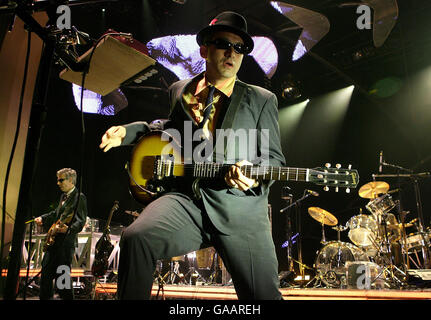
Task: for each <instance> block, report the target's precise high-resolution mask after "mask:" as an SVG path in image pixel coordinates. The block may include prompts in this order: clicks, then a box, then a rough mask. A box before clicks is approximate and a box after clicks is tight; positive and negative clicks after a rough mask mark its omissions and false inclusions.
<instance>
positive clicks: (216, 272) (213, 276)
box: [208, 251, 222, 284]
mask: <svg viewBox="0 0 431 320" xmlns="http://www.w3.org/2000/svg"><path fill="white" fill-rule="evenodd" d="M213 266H214V271H213V272H212V273H211V275H210V277H209V281H208V282H209V284H213V283H217V275H219V274H220V272H222V270H221V268H219V265H218V253H217V251H216V252H214V255H213Z"/></svg>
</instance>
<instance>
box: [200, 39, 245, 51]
mask: <svg viewBox="0 0 431 320" xmlns="http://www.w3.org/2000/svg"><path fill="white" fill-rule="evenodd" d="M207 44H213V45H215V47H216V48H217V49H223V50H228V49H230V48H233V50H235V52H236V53H239V54H247V53H248V47H247V46H246V45H245V44H243V43H232V42H229V41H227V40H225V39H219V38H218V39H214V40H211V41H207Z"/></svg>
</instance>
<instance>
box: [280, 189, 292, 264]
mask: <svg viewBox="0 0 431 320" xmlns="http://www.w3.org/2000/svg"><path fill="white" fill-rule="evenodd" d="M289 189H290V188H289V187H283V189H282V195H281V199H283V200H284V201H286V203H287V205H288V206H290V205H291V204H292V199H293V196H292V195H291V194H290V193H289V192H288V191H289ZM280 212H281V211H280ZM286 238H287V247H286V251H287V271H289V272H294V268H293V259H292V221H291V218H290V214H289V212H288V213H287V214H286Z"/></svg>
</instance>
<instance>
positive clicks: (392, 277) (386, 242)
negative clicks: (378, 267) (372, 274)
mask: <svg viewBox="0 0 431 320" xmlns="http://www.w3.org/2000/svg"><path fill="white" fill-rule="evenodd" d="M386 216H387V213H383V214H382V215H381V216H380V217H381V219H379V220H380V221H379V223H380V224H381V225H383V229H384V235H383V243H384V245H385V246H386V251H387V252H386V254H387V255H389V257H388V256H387V255H385V252H383V253H381V254H382V257H383V260H384V264H386V266H384V268H383V269H382V271H381V272H380V273H379V274H378V275H377V276H376V278H375V279H374V280H373V281H372V282H371V283H374V282H375V281H376V280H377V279H379V278H380V276H381V275H382V274H384V273H386V272H388V271H389V281H390V282H391V283H392V284H394V283H395V285H397V284H398V287H402V286H403V285H405V283H404V282H403V281H402V280H400V279H398V277H397V276H395V273H394V270H395V269H396V270H397V271H398V272H399V273H401V274H402V275H403V276H404V277H405V276H406V273H405V272H404V271H402V270H401V269H399V268H398V267H397V266H396V265H395V264H394V261H393V257H392V254H391V253H392V252H391V244H390V242H389V237H388V229H387V225H386ZM380 249H381V248H380ZM379 251H382V250H379ZM384 281H385V282H386V283H387V284H388V285H390V284H391V283H388V280H387V279H386V277H385V279H384Z"/></svg>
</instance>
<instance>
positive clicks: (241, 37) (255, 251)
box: [100, 12, 285, 300]
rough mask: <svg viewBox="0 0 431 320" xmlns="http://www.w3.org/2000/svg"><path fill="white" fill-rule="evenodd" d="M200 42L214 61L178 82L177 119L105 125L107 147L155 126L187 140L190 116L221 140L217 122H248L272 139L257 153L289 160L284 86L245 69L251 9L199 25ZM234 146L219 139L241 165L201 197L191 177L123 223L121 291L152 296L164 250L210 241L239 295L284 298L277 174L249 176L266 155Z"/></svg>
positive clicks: (239, 125)
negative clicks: (257, 79)
mask: <svg viewBox="0 0 431 320" xmlns="http://www.w3.org/2000/svg"><path fill="white" fill-rule="evenodd" d="M197 42H198V44H199V45H200V53H201V56H202V58H203V59H205V61H206V71H205V72H203V73H201V74H199V75H198V76H196V77H194V78H193V79H186V80H181V81H178V82H176V83H174V84H173V85H172V86H171V87H170V90H169V97H170V107H171V112H170V115H169V119H168V120H167V121H155V122H153V123H151V124H147V123H145V122H134V123H131V124H128V125H124V126H115V127H112V128H110V129H108V131H107V132H106V133H105V134H104V135H103V137H102V143H101V144H100V148H101V149H103V150H104V151H105V152H106V151H108V150H109V149H111V148H112V147H117V146H119V145H127V144H134V143H136V142H137V140H138V138H139V137H140V136H142V135H145V134H146V133H148V132H149V131H151V130H166V129H175V130H178V131H179V132H181V135H182V137H181V138H182V140H181V141H182V142H183V143H185V144H187V143H190V141H191V140H192V138H191V136H187V134H186V132H185V131H186V130H185V129H184V130H183V128H185V126H186V125H190V128H193V130H194V132H195V133H198V134H199V136H200V137H202V135H204V136H205V137H206V138H208V137H210V138H208V139H212V138H211V135H209V134H208V133H209V132H210V133H211V132H212V133H213V135H212V136H213V137H214V139H215V140H216V141H220V140H219V139H216V135H215V134H214V133H216V129H221V130H226V131H227V130H229V129H231V131H235V130H237V131H238V132H239V131H240V130H242V132H246V134H247V135H248V138H249V140H248V141H249V142H250V139H251V138H252V137H251V135H252V134H253V133H256V132H258V136H259V138H260V137H261V136H260V133H262V132H266V133H267V135H266V138H267V140H265V139H259V138H258V139H257V147H256V148H257V154H258V155H265V156H262V158H265V159H264V160H263V161H267V163H268V164H269V165H272V166H280V165H283V164H284V162H285V158H284V156H283V153H282V150H281V145H280V133H279V125H278V108H277V98H276V96H275V94H273V93H272V92H270V91H268V90H266V89H264V88H261V87H258V86H254V85H250V84H246V83H244V82H242V81H240V80H239V79H238V78H237V72H238V70H239V68H240V66H241V64H242V60H243V57H244V55H247V54H249V53H251V51H252V49H253V45H254V43H253V39H252V38H251V36H250V35H249V34H248V33H247V22H246V20H245V19H244V17H243V16H241V15H239V14H237V13H234V12H223V13H221V14H219V15H218V16H217V17H216V18H215V19H213V20H212V21H211V22H210V24H209V25H208V26H206V27H205V28H203V29H202V30H201V31H200V32H199V33H198V35H197ZM206 111H208V112H206ZM198 130H201V132H200V133H199V132H198ZM219 132H220V130H219ZM264 140H265V141H264ZM246 144H247V143H246ZM215 146H216V149H218V146H217V143H216V144H215ZM225 147H226V149H225V152H223V148H220V149H218V150H221V151H220V152H221V154H222V156H223V154H225V156H223V157H224V158H223V159H222V161H223V162H224V163H225V164H229V165H231V166H230V169H229V170H228V171H227V173H226V174H225V176H224V179H223V178H222V179H220V180H214V181H201V182H200V183H199V190H200V195H201V197H200V198H199V197H197V196H196V195H195V194H193V193H192V192H191V187H190V185H189V186H187V185H186V184H185V183H184V182H183V183H179V184H178V185H176V186H172V189H171V192H169V193H167V194H165V195H163V196H161V197H160V198H158V199H156V200H154V201H152V202H151V203H150V204H149V205H148V206H146V208H145V209H144V211H143V212H142V213H141V214H140V215H139V217H138V218H137V219H136V220H135V221H134V222H133V223H132V224H131V225H130V226H129V227H127V228H126V229H125V230H124V231H123V234H122V238H121V241H120V248H121V254H120V264H119V278H118V297H119V299H150V297H151V288H152V285H153V273H154V270H155V268H156V261H157V260H160V259H165V258H170V257H174V256H180V255H184V254H186V253H189V252H192V251H196V250H198V249H201V248H205V247H209V246H213V247H214V248H215V249H216V250H217V252H218V253H219V255H220V256H221V258H222V259H223V262H224V264H225V266H226V269H227V271H228V272H229V273H230V275H231V277H232V281H233V284H234V286H235V289H236V293H237V295H238V298H239V299H261V300H280V299H281V298H282V297H281V293H280V291H279V281H278V261H277V257H276V252H275V247H274V242H273V239H272V234H271V229H270V223H269V219H268V193H269V186H270V183H269V182H268V181H258V180H255V179H252V178H249V177H247V176H245V175H244V174H243V173H242V172H241V169H240V168H241V166H243V165H247V164H251V163H253V164H256V165H260V163H261V160H262V158H261V159H260V160H257V159H256V157H255V158H253V157H248V156H247V155H246V154H245V153H243V154H237V153H236V152H235V150H236V147H235V144H228V143H227V144H225ZM237 147H238V146H237ZM239 147H241V146H239ZM185 149H186V148H185ZM215 154H216V151H214V155H215ZM229 155H232V156H231V157H229ZM188 156H190V155H185V157H188ZM215 162H218V161H215Z"/></svg>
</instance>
